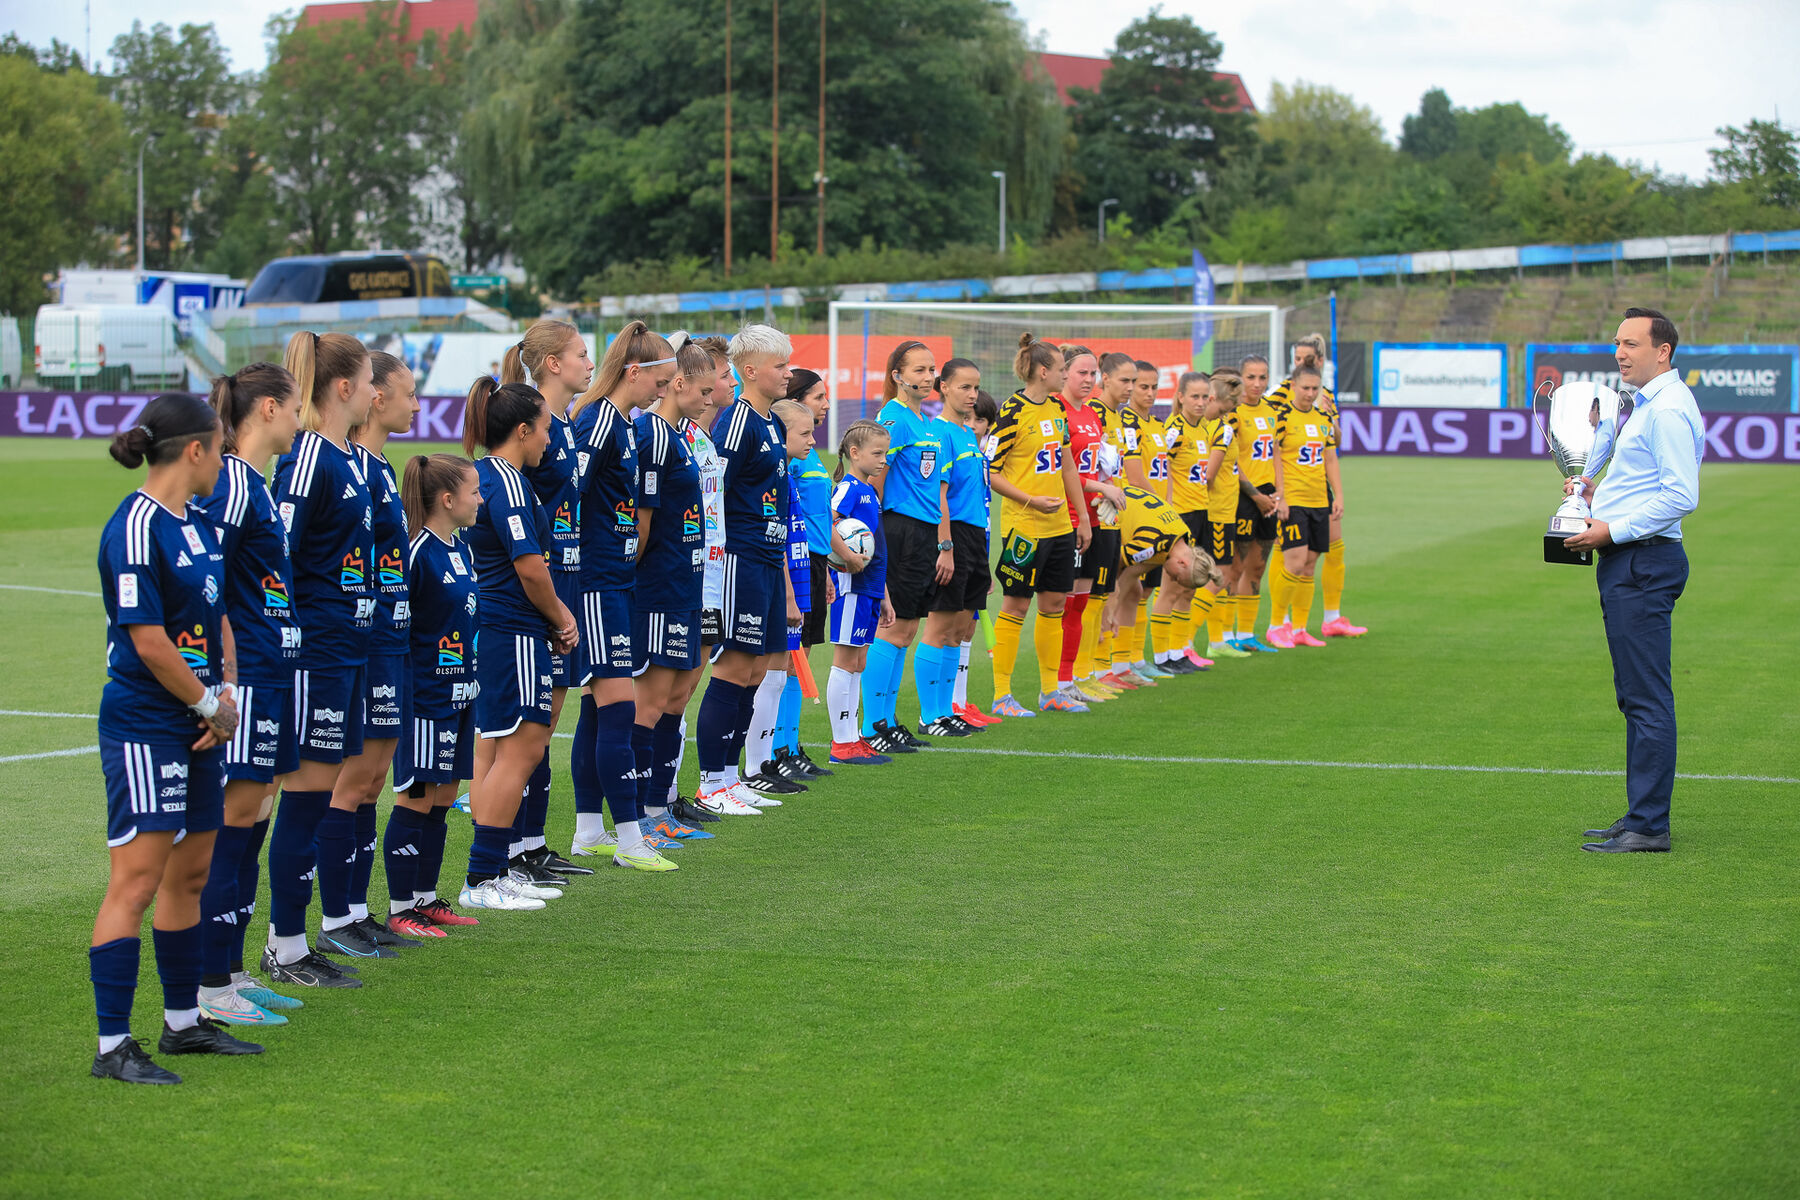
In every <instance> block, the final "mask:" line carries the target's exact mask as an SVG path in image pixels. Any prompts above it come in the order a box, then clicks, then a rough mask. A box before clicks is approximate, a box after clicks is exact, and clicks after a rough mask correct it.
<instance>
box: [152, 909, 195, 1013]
mask: <svg viewBox="0 0 1800 1200" xmlns="http://www.w3.org/2000/svg"><path fill="white" fill-rule="evenodd" d="M150 938H151V941H152V942H153V943H154V945H155V947H156V973H157V974H158V975H160V976H161V977H162V988H163V1007H164V1008H165V1009H168V1010H169V1011H170V1012H186V1011H187V1010H188V1009H190V1008H195V1007H198V1006H199V1003H200V998H199V991H200V942H201V938H200V924H199V922H195V923H194V924H192V925H189V926H188V927H187V928H186V929H156V928H152V929H151V930H150Z"/></svg>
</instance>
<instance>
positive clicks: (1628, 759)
mask: <svg viewBox="0 0 1800 1200" xmlns="http://www.w3.org/2000/svg"><path fill="white" fill-rule="evenodd" d="M1597 575H1598V579H1599V583H1600V615H1601V617H1602V618H1603V619H1604V620H1605V622H1606V647H1607V649H1608V650H1610V651H1611V652H1612V663H1613V691H1614V692H1615V693H1616V694H1617V696H1618V700H1619V711H1620V712H1621V713H1624V714H1625V798H1626V802H1627V804H1628V805H1629V807H1628V809H1627V811H1626V814H1625V828H1626V829H1629V830H1631V831H1632V832H1633V833H1647V834H1651V835H1653V836H1660V835H1662V834H1666V833H1668V832H1669V801H1670V799H1671V797H1672V796H1673V795H1674V792H1675V685H1674V682H1673V680H1672V678H1671V675H1670V668H1669V618H1670V616H1671V615H1672V614H1673V613H1674V611H1675V601H1676V600H1677V599H1678V598H1679V597H1680V596H1681V590H1682V588H1683V587H1685V586H1686V585H1687V577H1688V560H1687V551H1686V550H1684V549H1682V546H1681V543H1680V542H1666V543H1663V544H1661V545H1656V546H1645V545H1639V544H1636V543H1631V542H1627V543H1625V544H1624V545H1622V546H1613V547H1609V548H1608V549H1607V551H1606V553H1605V554H1603V555H1601V557H1600V563H1599V567H1598V571H1597Z"/></svg>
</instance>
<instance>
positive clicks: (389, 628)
mask: <svg viewBox="0 0 1800 1200" xmlns="http://www.w3.org/2000/svg"><path fill="white" fill-rule="evenodd" d="M350 452H351V453H352V454H354V455H355V456H356V465H357V467H358V468H359V469H360V470H361V471H362V473H363V478H364V479H367V480H368V481H369V496H370V499H371V500H372V501H373V504H374V514H375V521H374V526H373V528H372V530H371V532H373V533H374V535H375V596H376V608H375V633H374V636H373V637H371V638H370V639H369V653H370V654H371V655H374V654H393V655H398V654H405V653H406V652H407V646H408V644H409V641H408V637H407V632H406V631H407V627H408V625H410V623H411V621H412V610H411V605H410V604H409V603H408V602H407V597H406V556H407V529H406V505H405V504H403V503H402V502H401V500H400V481H399V480H398V479H397V478H395V476H394V466H393V464H392V463H390V462H388V460H387V456H386V455H385V454H376V453H375V452H374V451H373V450H370V449H368V448H366V447H364V446H361V445H359V444H356V443H352V444H351V446H350Z"/></svg>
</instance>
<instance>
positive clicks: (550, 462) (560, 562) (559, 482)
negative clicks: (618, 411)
mask: <svg viewBox="0 0 1800 1200" xmlns="http://www.w3.org/2000/svg"><path fill="white" fill-rule="evenodd" d="M608 407H611V406H610V405H608ZM579 452H580V446H579V445H578V444H577V443H576V440H575V428H574V426H572V425H570V424H569V422H568V421H567V420H565V419H564V418H562V417H560V416H558V415H557V414H555V413H551V414H550V444H549V445H547V446H545V447H544V457H543V458H542V459H540V460H538V465H537V466H535V467H531V468H529V469H527V470H526V471H525V472H524V475H525V478H527V479H529V480H530V481H531V490H532V491H534V492H536V493H537V498H538V503H539V504H541V505H543V506H544V511H546V512H548V513H549V514H550V569H551V570H552V571H555V572H558V573H561V574H573V573H575V572H578V571H580V570H581V527H580V524H579V520H580V512H581V478H580V475H579V467H580V462H581V460H580V457H579Z"/></svg>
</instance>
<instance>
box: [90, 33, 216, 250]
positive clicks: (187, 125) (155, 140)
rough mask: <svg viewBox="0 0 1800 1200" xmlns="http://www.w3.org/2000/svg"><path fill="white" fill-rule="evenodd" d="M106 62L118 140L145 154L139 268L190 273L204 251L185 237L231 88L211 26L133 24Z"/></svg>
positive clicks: (113, 46) (193, 214) (199, 196)
mask: <svg viewBox="0 0 1800 1200" xmlns="http://www.w3.org/2000/svg"><path fill="white" fill-rule="evenodd" d="M112 57H113V64H114V74H113V76H112V78H111V80H110V83H111V87H112V94H113V96H114V98H115V99H116V100H117V101H118V103H119V108H120V110H121V111H122V112H123V113H124V116H125V130H126V133H127V135H128V136H129V137H130V138H131V142H132V148H133V149H134V150H135V149H136V148H138V147H139V146H144V147H145V152H144V240H145V243H146V245H145V247H144V262H145V264H146V265H147V266H151V267H158V268H163V269H172V268H177V267H187V266H191V265H193V264H194V262H195V260H196V259H197V258H198V257H200V256H202V255H204V254H205V253H206V252H207V250H208V247H207V246H204V245H201V244H197V243H196V242H194V241H193V240H192V239H191V238H190V237H189V234H190V232H191V226H192V225H193V223H194V218H195V217H196V215H197V214H198V212H199V210H200V203H201V197H202V193H203V189H204V179H205V176H206V174H207V171H208V167H209V166H210V159H211V156H212V153H213V149H214V147H215V145H216V144H217V142H218V140H219V128H220V126H221V124H222V122H223V116H224V113H225V111H226V110H227V109H228V108H230V107H231V106H232V104H233V102H234V100H235V98H236V94H237V92H238V91H239V84H238V83H237V81H236V80H234V79H233V78H232V76H231V65H230V63H229V61H228V60H227V59H226V56H225V48H224V47H223V46H222V45H220V44H219V38H218V35H217V33H215V32H214V30H213V27H212V26H211V25H183V26H182V27H181V29H180V31H179V32H177V31H175V30H172V29H170V28H169V27H168V26H167V25H163V24H160V23H159V24H156V25H153V26H151V27H150V28H149V29H145V28H144V25H143V22H141V21H133V22H132V23H131V32H130V33H125V34H121V35H119V37H117V38H116V39H114V41H113V44H112ZM146 143H148V145H146ZM135 165H136V164H135V161H134V163H133V166H134V167H135Z"/></svg>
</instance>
